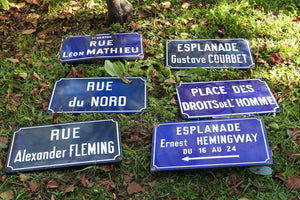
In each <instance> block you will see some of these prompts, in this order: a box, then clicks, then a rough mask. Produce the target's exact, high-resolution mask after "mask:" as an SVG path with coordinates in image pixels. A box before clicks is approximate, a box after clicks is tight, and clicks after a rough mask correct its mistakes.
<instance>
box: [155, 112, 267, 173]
mask: <svg viewBox="0 0 300 200" xmlns="http://www.w3.org/2000/svg"><path fill="white" fill-rule="evenodd" d="M270 164H272V157H271V153H270V147H269V144H268V140H267V136H266V131H265V127H264V123H263V119H262V118H259V117H251V118H233V119H220V120H207V121H189V122H171V123H161V124H158V126H157V127H155V128H154V131H153V140H152V155H151V171H164V170H181V169H198V168H215V167H236V166H255V165H270Z"/></svg>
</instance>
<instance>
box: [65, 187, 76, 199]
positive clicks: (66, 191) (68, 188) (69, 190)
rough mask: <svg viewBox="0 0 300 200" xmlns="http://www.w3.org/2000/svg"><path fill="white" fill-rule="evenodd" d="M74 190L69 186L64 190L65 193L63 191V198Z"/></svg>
mask: <svg viewBox="0 0 300 200" xmlns="http://www.w3.org/2000/svg"><path fill="white" fill-rule="evenodd" d="M74 189H75V187H74V185H69V186H68V187H67V188H66V189H65V191H64V193H63V196H64V195H65V194H67V193H68V192H74Z"/></svg>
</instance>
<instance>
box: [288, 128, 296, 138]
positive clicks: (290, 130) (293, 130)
mask: <svg viewBox="0 0 300 200" xmlns="http://www.w3.org/2000/svg"><path fill="white" fill-rule="evenodd" d="M297 133H298V131H297V129H296V128H295V127H293V126H290V127H289V128H288V129H287V134H288V136H289V137H293V136H294V135H296V134H297Z"/></svg>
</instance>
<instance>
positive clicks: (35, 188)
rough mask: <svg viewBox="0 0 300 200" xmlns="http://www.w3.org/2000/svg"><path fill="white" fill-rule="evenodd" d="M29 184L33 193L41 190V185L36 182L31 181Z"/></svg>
mask: <svg viewBox="0 0 300 200" xmlns="http://www.w3.org/2000/svg"><path fill="white" fill-rule="evenodd" d="M28 184H29V187H30V190H31V191H32V192H36V191H38V190H39V187H40V184H38V183H37V182H36V181H34V180H31V181H29V182H28Z"/></svg>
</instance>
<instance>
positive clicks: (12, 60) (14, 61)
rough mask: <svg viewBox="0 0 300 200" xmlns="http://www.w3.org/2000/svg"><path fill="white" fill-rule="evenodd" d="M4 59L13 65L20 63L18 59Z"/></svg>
mask: <svg viewBox="0 0 300 200" xmlns="http://www.w3.org/2000/svg"><path fill="white" fill-rule="evenodd" d="M6 59H7V60H9V61H10V62H13V63H18V62H20V61H19V60H18V59H15V58H6Z"/></svg>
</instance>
